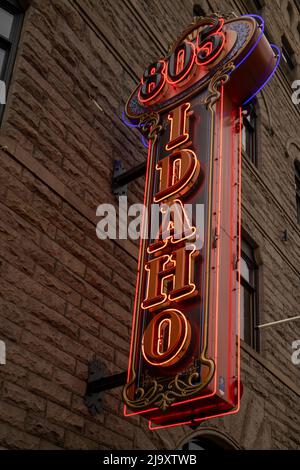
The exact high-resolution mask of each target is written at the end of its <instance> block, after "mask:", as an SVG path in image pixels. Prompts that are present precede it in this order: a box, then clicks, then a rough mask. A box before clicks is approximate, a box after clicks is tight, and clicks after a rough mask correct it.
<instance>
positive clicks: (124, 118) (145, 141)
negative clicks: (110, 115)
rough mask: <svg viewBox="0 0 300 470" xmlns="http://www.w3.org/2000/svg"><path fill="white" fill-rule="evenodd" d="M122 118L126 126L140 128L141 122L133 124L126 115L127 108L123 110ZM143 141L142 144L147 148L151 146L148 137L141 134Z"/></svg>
mask: <svg viewBox="0 0 300 470" xmlns="http://www.w3.org/2000/svg"><path fill="white" fill-rule="evenodd" d="M121 119H122V121H123V123H124V124H125V126H127V127H130V128H131V129H138V128H139V127H140V124H133V123H132V122H130V121H128V120H127V119H126V117H125V110H124V111H122V116H121ZM141 142H142V145H143V146H144V147H145V148H146V149H147V148H149V144H148V142H147V139H146V138H145V137H144V136H143V135H142V136H141Z"/></svg>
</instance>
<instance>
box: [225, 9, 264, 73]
mask: <svg viewBox="0 0 300 470" xmlns="http://www.w3.org/2000/svg"><path fill="white" fill-rule="evenodd" d="M248 16H250V17H252V18H258V19H259V20H260V21H261V24H260V25H259V28H261V32H260V34H259V36H258V38H257V40H256V41H255V44H254V45H253V46H252V47H251V49H250V51H249V52H248V53H247V54H246V55H245V57H244V58H243V59H242V60H241V61H240V62H239V63H238V64H237V65H236V66H235V70H236V69H237V68H238V67H239V66H240V65H242V63H243V62H244V61H245V60H246V59H247V58H248V57H249V55H250V54H252V52H253V51H254V49H256V46H257V44H258V43H259V42H260V40H261V38H262V37H263V35H264V32H265V20H264V19H263V18H262V17H261V16H259V15H242V18H244V17H248ZM232 72H233V71H232ZM232 72H230V74H231V73H232Z"/></svg>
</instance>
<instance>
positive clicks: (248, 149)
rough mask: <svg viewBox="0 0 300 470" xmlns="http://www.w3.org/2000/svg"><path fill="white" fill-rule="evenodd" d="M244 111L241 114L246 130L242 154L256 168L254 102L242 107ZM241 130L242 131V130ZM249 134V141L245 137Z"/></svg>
mask: <svg viewBox="0 0 300 470" xmlns="http://www.w3.org/2000/svg"><path fill="white" fill-rule="evenodd" d="M244 111H246V113H244V114H243V128H244V129H245V132H246V142H245V144H246V145H245V148H243V149H242V153H243V155H245V156H246V158H247V159H248V160H249V161H250V162H251V163H253V165H254V166H255V167H256V168H257V167H258V161H257V112H256V104H255V103H253V104H250V105H248V107H247V108H245V109H244ZM242 132H243V131H242ZM249 136H250V139H251V140H250V142H248V141H247V137H248V138H249Z"/></svg>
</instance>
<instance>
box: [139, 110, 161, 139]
mask: <svg viewBox="0 0 300 470" xmlns="http://www.w3.org/2000/svg"><path fill="white" fill-rule="evenodd" d="M159 121H160V115H159V114H158V113H151V114H148V115H146V116H143V117H142V118H141V120H140V123H139V127H140V129H141V131H142V132H143V134H145V136H146V137H147V139H154V138H155V137H157V135H158V134H159V133H160V132H161V130H162V125H161V124H159Z"/></svg>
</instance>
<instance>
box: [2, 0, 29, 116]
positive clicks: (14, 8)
mask: <svg viewBox="0 0 300 470" xmlns="http://www.w3.org/2000/svg"><path fill="white" fill-rule="evenodd" d="M0 7H1V8H2V9H3V10H5V11H7V12H8V13H10V14H11V15H13V17H14V18H13V23H12V28H11V32H10V36H9V38H5V37H4V36H2V35H1V34H0V48H1V49H3V50H5V51H6V54H7V57H6V59H5V61H4V63H3V70H2V73H1V75H0V80H2V81H3V82H4V83H5V86H6V92H7V90H8V88H9V85H10V82H11V77H12V72H13V68H14V64H15V59H16V54H17V50H18V45H19V40H20V36H21V29H22V25H23V18H24V11H23V9H22V8H21V5H20V4H19V3H18V2H17V1H16V0H1V1H0ZM4 109H5V104H0V123H1V122H2V119H3V114H4Z"/></svg>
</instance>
